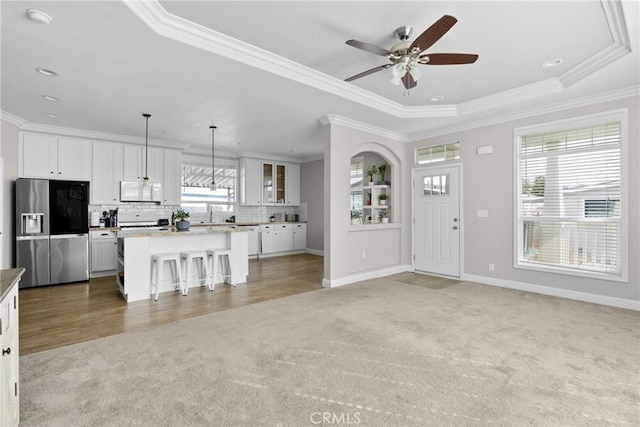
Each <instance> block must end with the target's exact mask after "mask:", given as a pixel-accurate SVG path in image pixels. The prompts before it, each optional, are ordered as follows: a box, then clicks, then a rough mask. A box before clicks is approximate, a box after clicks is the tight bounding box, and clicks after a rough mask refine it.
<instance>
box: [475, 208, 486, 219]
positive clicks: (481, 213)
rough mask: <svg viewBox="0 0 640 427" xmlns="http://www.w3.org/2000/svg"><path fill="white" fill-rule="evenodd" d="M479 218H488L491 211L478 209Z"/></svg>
mask: <svg viewBox="0 0 640 427" xmlns="http://www.w3.org/2000/svg"><path fill="white" fill-rule="evenodd" d="M477 216H478V218H488V217H489V211H488V210H486V209H478V212H477Z"/></svg>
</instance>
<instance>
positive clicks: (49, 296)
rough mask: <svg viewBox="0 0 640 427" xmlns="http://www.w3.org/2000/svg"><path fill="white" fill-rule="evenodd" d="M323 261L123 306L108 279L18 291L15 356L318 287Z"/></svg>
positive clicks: (307, 259)
mask: <svg viewBox="0 0 640 427" xmlns="http://www.w3.org/2000/svg"><path fill="white" fill-rule="evenodd" d="M322 276H323V258H322V257H320V256H315V255H309V254H301V255H288V256H280V257H272V258H262V259H260V260H254V259H252V260H250V261H249V281H248V282H247V283H246V284H240V285H238V286H237V287H235V288H233V287H231V286H229V285H224V286H223V285H221V284H219V285H217V287H216V290H215V291H213V292H211V291H209V289H208V288H207V287H203V288H191V289H189V294H188V295H187V296H186V297H183V296H182V295H181V294H180V292H175V293H171V292H168V293H162V294H160V297H159V298H158V301H154V300H146V301H137V302H133V303H130V304H127V303H126V302H125V300H124V298H123V297H122V295H121V294H120V291H119V290H118V286H117V285H116V283H115V278H114V277H112V276H109V277H105V278H99V279H92V280H90V281H88V282H80V283H73V284H68V285H56V286H46V287H40V288H32V289H21V290H20V297H19V299H20V355H25V354H29V353H35V352H38V351H42V350H47V349H51V348H56V347H62V346H65V345H69V344H74V343H78V342H82V341H88V340H92V339H96V338H100V337H105V336H110V335H116V334H120V333H123V332H127V331H133V330H140V329H144V328H152V327H155V326H158V325H162V324H165V323H169V322H175V321H177V320H180V319H186V318H189V317H195V316H201V315H203V314H207V313H213V312H216V311H222V310H227V309H230V308H234V307H240V306H243V305H248V304H253V303H257V302H262V301H268V300H271V299H276V298H282V297H285V296H289V295H295V294H300V293H304V292H309V291H313V290H317V289H320V288H321V287H322V285H321V283H322Z"/></svg>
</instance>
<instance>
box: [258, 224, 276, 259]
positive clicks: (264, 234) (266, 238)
mask: <svg viewBox="0 0 640 427" xmlns="http://www.w3.org/2000/svg"><path fill="white" fill-rule="evenodd" d="M275 236H276V234H275V224H263V225H261V226H260V248H261V249H260V252H262V253H263V254H271V253H274V252H275V251H276V247H275Z"/></svg>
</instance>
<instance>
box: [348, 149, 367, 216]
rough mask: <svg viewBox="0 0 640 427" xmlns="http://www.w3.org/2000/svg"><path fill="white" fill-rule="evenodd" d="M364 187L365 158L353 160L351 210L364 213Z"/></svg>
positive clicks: (354, 158)
mask: <svg viewBox="0 0 640 427" xmlns="http://www.w3.org/2000/svg"><path fill="white" fill-rule="evenodd" d="M363 186H364V157H353V158H352V159H351V210H352V211H360V213H362V190H363Z"/></svg>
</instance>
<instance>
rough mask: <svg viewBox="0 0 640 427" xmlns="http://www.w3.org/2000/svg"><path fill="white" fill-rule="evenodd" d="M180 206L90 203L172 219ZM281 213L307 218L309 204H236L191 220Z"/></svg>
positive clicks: (265, 218)
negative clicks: (227, 208)
mask: <svg viewBox="0 0 640 427" xmlns="http://www.w3.org/2000/svg"><path fill="white" fill-rule="evenodd" d="M178 207H179V206H166V205H159V204H157V203H121V204H120V205H89V212H92V211H98V212H100V213H102V212H104V211H107V212H108V211H109V210H113V209H118V212H147V213H155V214H156V215H157V216H158V218H167V219H169V220H171V214H172V213H173V212H175V211H176V210H177V209H178ZM274 214H275V215H279V214H281V215H282V216H283V218H284V216H285V215H287V214H294V215H298V219H299V220H300V221H306V220H307V204H306V203H301V204H300V206H295V207H284V206H236V210H235V211H234V212H214V213H213V214H211V215H210V214H208V213H202V214H201V213H194V214H192V215H191V217H190V220H191V222H194V223H195V222H217V223H220V222H225V220H226V219H228V218H229V217H231V216H232V215H235V217H236V222H269V217H270V216H271V215H274Z"/></svg>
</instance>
